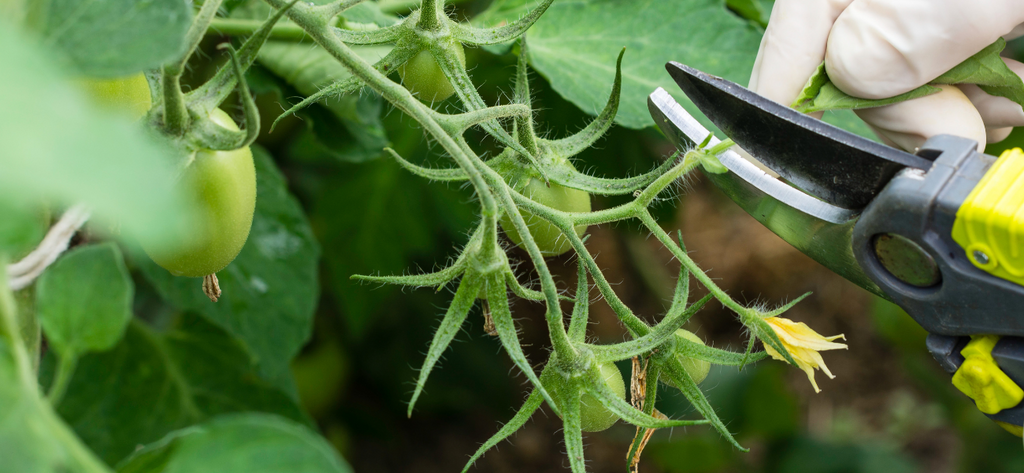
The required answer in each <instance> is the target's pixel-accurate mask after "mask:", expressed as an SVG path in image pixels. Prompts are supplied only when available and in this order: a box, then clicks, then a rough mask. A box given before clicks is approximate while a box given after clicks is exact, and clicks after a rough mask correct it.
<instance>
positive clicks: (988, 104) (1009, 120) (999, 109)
mask: <svg viewBox="0 0 1024 473" xmlns="http://www.w3.org/2000/svg"><path fill="white" fill-rule="evenodd" d="M1003 62H1005V63H1006V65H1007V66H1008V67H1009V68H1010V70H1011V71H1013V72H1015V73H1016V74H1017V75H1018V76H1024V64H1021V63H1019V62H1017V61H1014V60H1013V59H1006V58H1003ZM959 87H960V90H962V91H963V92H964V95H966V96H967V98H968V99H970V100H971V103H973V104H974V108H976V109H978V113H980V114H981V119H982V120H983V121H984V122H985V126H986V127H988V128H1006V127H1015V126H1024V108H1021V106H1020V104H1018V103H1017V102H1014V101H1013V100H1010V99H1008V98H1006V97H999V96H995V95H989V94H987V93H985V91H983V90H981V87H978V86H976V85H973V84H963V85H960V86H959ZM989 142H990V143H994V141H991V140H989Z"/></svg>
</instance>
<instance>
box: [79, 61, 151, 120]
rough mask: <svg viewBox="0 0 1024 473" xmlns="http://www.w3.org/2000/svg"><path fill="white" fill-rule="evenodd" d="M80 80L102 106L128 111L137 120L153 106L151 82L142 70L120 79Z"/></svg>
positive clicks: (88, 92)
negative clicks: (150, 90)
mask: <svg viewBox="0 0 1024 473" xmlns="http://www.w3.org/2000/svg"><path fill="white" fill-rule="evenodd" d="M78 82H79V85H80V86H81V88H82V89H83V90H84V91H85V93H86V94H87V95H89V97H91V98H92V99H93V100H94V101H95V102H96V103H97V104H99V105H100V106H102V107H104V108H107V109H110V110H115V111H118V112H121V113H126V114H128V116H130V117H132V118H134V119H136V120H139V119H141V118H142V117H144V116H146V113H147V112H149V109H150V107H152V106H153V99H152V96H151V95H150V93H149V82H147V81H146V76H145V74H142V73H141V72H140V73H138V74H135V75H133V76H128V77H122V78H119V79H81V80H79V81H78Z"/></svg>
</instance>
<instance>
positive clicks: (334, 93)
mask: <svg viewBox="0 0 1024 473" xmlns="http://www.w3.org/2000/svg"><path fill="white" fill-rule="evenodd" d="M419 52H420V50H419V48H417V47H416V46H414V45H411V44H409V43H405V42H399V43H398V44H396V45H395V47H394V49H392V50H391V51H390V52H388V53H387V54H386V55H384V57H382V58H380V60H379V61H377V62H376V63H375V64H374V65H373V68H374V69H377V70H378V71H380V72H381V73H384V74H390V73H391V72H394V71H396V70H398V66H401V65H402V64H405V63H406V62H407V61H408V60H409V59H412V57H413V56H415V55H416V54H418V53H419ZM362 86H363V83H362V81H361V80H359V78H358V77H356V76H351V77H349V78H347V79H344V80H340V81H337V82H335V83H333V84H331V85H329V86H327V87H324V88H322V89H320V91H318V92H317V93H315V94H313V95H310V96H309V97H306V98H304V99H302V101H301V102H299V103H297V104H295V105H292V106H291V108H289V109H288V110H285V111H284V112H282V113H281V115H280V116H278V117H277V118H276V119H274V123H272V124H271V125H270V131H271V133H273V131H274V128H275V127H276V126H277V124H278V123H279V122H280V121H281V120H284V119H285V118H287V117H290V116H292V115H294V114H295V113H297V112H298V111H299V110H302V109H304V108H306V107H308V106H310V105H313V104H314V103H317V102H319V101H321V100H324V99H327V98H329V97H340V96H342V95H347V94H350V93H352V92H355V91H357V90H359V89H360V88H362Z"/></svg>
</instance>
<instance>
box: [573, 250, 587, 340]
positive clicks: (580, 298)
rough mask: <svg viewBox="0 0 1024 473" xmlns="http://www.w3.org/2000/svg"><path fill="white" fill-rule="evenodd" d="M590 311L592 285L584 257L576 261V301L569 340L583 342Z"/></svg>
mask: <svg viewBox="0 0 1024 473" xmlns="http://www.w3.org/2000/svg"><path fill="white" fill-rule="evenodd" d="M589 313H590V285H589V284H587V265H586V262H584V261H583V258H579V260H578V261H577V262H576V303H575V304H573V307H572V315H571V316H570V317H569V340H572V341H573V342H575V343H583V342H584V341H585V339H586V336H587V323H588V319H589Z"/></svg>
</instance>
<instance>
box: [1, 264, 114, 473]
mask: <svg viewBox="0 0 1024 473" xmlns="http://www.w3.org/2000/svg"><path fill="white" fill-rule="evenodd" d="M5 284H6V283H5ZM10 348H11V347H10V345H8V344H7V343H6V341H5V340H3V339H0V406H3V410H2V411H0V459H3V460H2V461H3V470H4V471H5V472H6V471H10V472H12V473H13V472H17V473H104V472H108V471H110V470H108V469H106V468H105V466H104V465H103V464H102V463H101V462H100V461H99V460H98V459H97V458H96V457H95V456H94V455H93V454H92V453H91V452H89V451H88V450H87V449H86V448H84V447H83V446H82V445H81V443H80V442H79V441H78V440H77V439H76V438H75V436H74V434H73V433H72V432H71V429H69V428H68V426H67V425H65V424H64V423H63V422H62V421H61V420H60V418H59V417H58V416H57V414H56V413H54V412H53V410H52V408H51V407H50V404H49V403H47V402H46V401H44V400H43V399H42V398H41V397H40V396H39V391H38V389H37V388H36V386H34V385H32V386H26V385H25V383H24V382H23V378H22V377H20V376H19V375H18V370H17V368H16V365H15V361H14V359H13V358H12V357H11V350H10Z"/></svg>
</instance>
